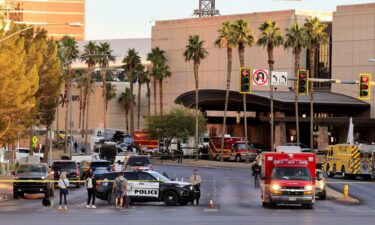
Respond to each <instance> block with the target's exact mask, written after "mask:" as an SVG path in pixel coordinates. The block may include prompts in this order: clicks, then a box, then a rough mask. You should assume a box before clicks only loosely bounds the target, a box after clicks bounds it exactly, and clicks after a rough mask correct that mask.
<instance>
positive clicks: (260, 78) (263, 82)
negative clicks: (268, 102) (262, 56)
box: [253, 69, 268, 86]
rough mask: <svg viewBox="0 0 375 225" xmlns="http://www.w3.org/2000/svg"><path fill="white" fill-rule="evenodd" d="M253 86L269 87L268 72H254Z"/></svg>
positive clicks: (255, 70)
mask: <svg viewBox="0 0 375 225" xmlns="http://www.w3.org/2000/svg"><path fill="white" fill-rule="evenodd" d="M253 85H255V86H267V85H268V70H257V69H254V70H253Z"/></svg>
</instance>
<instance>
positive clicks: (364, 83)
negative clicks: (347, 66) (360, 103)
mask: <svg viewBox="0 0 375 225" xmlns="http://www.w3.org/2000/svg"><path fill="white" fill-rule="evenodd" d="M358 88H359V99H361V100H370V98H371V74H370V73H360V74H359V87H358Z"/></svg>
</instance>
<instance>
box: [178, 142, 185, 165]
mask: <svg viewBox="0 0 375 225" xmlns="http://www.w3.org/2000/svg"><path fill="white" fill-rule="evenodd" d="M177 153H178V161H177V163H182V157H184V152H183V151H182V148H181V142H180V141H177Z"/></svg>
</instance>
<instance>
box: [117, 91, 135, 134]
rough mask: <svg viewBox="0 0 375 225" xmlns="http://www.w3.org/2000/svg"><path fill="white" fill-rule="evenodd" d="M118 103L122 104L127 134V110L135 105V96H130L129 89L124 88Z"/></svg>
mask: <svg viewBox="0 0 375 225" xmlns="http://www.w3.org/2000/svg"><path fill="white" fill-rule="evenodd" d="M119 102H120V103H121V104H123V106H124V109H125V122H126V132H127V133H129V120H128V118H129V110H130V107H131V105H135V96H134V95H132V94H131V92H130V89H129V88H126V89H125V92H122V93H121V95H120V98H119Z"/></svg>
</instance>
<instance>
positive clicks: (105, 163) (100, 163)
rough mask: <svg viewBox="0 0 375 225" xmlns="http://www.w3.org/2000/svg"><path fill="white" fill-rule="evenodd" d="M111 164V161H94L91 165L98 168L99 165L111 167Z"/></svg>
mask: <svg viewBox="0 0 375 225" xmlns="http://www.w3.org/2000/svg"><path fill="white" fill-rule="evenodd" d="M110 166H111V164H110V163H109V162H92V163H91V167H92V168H98V167H110Z"/></svg>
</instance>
